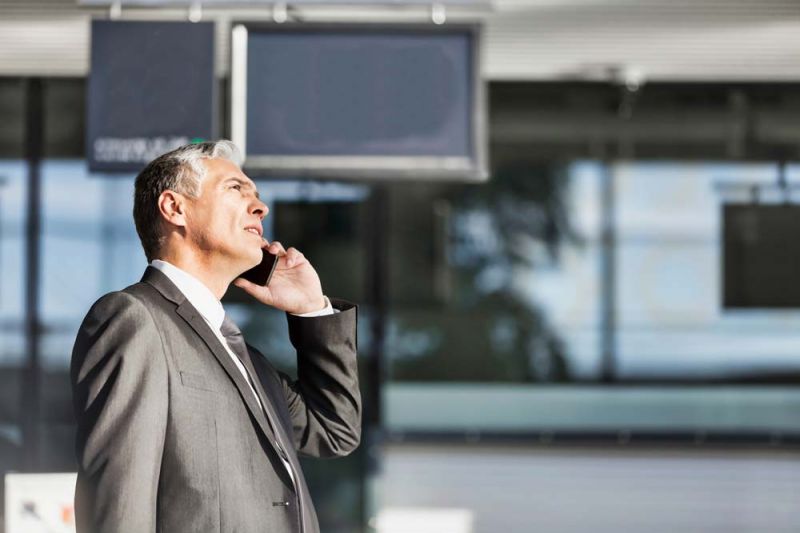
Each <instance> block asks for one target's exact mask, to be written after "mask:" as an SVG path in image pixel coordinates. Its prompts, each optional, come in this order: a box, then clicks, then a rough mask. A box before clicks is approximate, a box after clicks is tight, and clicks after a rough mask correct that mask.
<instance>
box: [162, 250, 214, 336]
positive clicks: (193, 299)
mask: <svg viewBox="0 0 800 533" xmlns="http://www.w3.org/2000/svg"><path fill="white" fill-rule="evenodd" d="M150 266H151V267H153V268H155V269H158V270H160V271H161V272H163V273H164V275H166V276H167V277H168V278H169V279H170V281H171V282H172V283H174V284H175V286H176V287H178V290H180V291H181V292H182V293H183V295H184V296H186V299H187V300H189V303H191V304H192V305H193V306H194V307H195V309H197V311H199V312H200V314H201V315H202V317H203V318H204V319H205V320H206V322H208V323H209V324H210V325H211V326H212V327H214V328H215V329H216V330H217V331H218V330H219V328H220V327H221V326H222V321H223V320H225V309H224V308H223V307H222V303H220V301H219V300H217V297H216V296H214V293H213V292H211V289H209V288H208V287H206V286H205V285H204V284H203V282H202V281H200V280H199V279H197V278H196V277H194V276H192V275H191V274H189V273H188V272H186V271H185V270H181V269H180V268H178V267H176V266H175V265H173V264H172V263H167V262H166V261H162V260H161V259H153V260H152V261H151V262H150Z"/></svg>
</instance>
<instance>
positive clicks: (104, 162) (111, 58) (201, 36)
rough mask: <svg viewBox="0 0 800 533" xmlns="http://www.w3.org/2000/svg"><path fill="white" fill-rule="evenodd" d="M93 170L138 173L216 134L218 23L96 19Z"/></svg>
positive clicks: (90, 122)
mask: <svg viewBox="0 0 800 533" xmlns="http://www.w3.org/2000/svg"><path fill="white" fill-rule="evenodd" d="M88 85H89V87H88V93H89V98H88V102H87V103H88V105H87V128H86V129H87V141H86V151H87V158H88V160H89V169H90V170H92V171H97V172H108V173H111V172H123V173H130V172H138V171H139V170H141V169H142V168H144V166H145V165H146V164H147V163H148V162H150V161H151V160H153V159H155V158H156V157H157V156H159V155H161V154H163V153H164V152H168V151H170V150H173V149H175V148H177V147H178V146H181V145H184V144H188V143H190V142H197V141H201V140H206V139H213V138H214V137H215V136H216V130H217V129H216V120H215V116H216V88H215V80H214V24H213V23H211V22H200V23H192V22H179V21H169V22H166V21H139V20H135V21H134V20H122V21H119V20H93V21H92V54H91V73H90V75H89V84H88Z"/></svg>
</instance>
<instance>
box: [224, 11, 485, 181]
mask: <svg viewBox="0 0 800 533" xmlns="http://www.w3.org/2000/svg"><path fill="white" fill-rule="evenodd" d="M478 58H479V27H478V26H474V25H469V26H467V25H460V26H456V25H453V26H450V25H448V26H443V27H436V26H431V27H428V26H416V25H414V26H411V25H392V26H383V25H354V24H346V25H308V24H303V25H291V24H288V25H287V24H268V25H255V24H248V25H244V24H239V25H235V26H234V29H233V33H232V61H231V83H232V87H231V105H232V107H231V121H232V123H231V131H232V139H233V141H234V142H236V143H237V144H238V145H239V146H240V147H242V148H243V150H244V152H245V154H246V161H245V167H246V168H247V169H248V170H251V171H252V170H256V171H263V172H264V173H268V174H269V173H272V174H277V175H283V176H295V177H297V176H311V177H336V178H357V179H358V178H374V179H381V178H383V179H386V178H411V179H457V180H483V179H486V177H487V172H486V155H485V154H486V147H485V138H486V135H485V128H486V117H485V115H486V106H485V96H484V88H483V84H482V82H481V79H480V66H479V59H478Z"/></svg>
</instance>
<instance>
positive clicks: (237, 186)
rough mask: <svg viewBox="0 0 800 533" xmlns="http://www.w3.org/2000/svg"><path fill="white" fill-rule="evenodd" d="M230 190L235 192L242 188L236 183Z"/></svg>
mask: <svg viewBox="0 0 800 533" xmlns="http://www.w3.org/2000/svg"><path fill="white" fill-rule="evenodd" d="M231 189H236V190H237V191H241V190H242V186H241V185H239V184H238V183H237V184H235V185H231Z"/></svg>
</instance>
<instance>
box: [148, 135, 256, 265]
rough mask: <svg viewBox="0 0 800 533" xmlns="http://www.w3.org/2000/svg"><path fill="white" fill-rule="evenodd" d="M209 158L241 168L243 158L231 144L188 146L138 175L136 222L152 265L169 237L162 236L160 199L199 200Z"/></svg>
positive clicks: (155, 161) (212, 143) (225, 141)
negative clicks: (176, 196) (175, 195)
mask: <svg viewBox="0 0 800 533" xmlns="http://www.w3.org/2000/svg"><path fill="white" fill-rule="evenodd" d="M205 159H227V160H229V161H232V162H233V163H236V164H237V165H240V166H241V161H242V156H241V152H239V149H238V148H237V147H236V145H235V144H233V143H232V142H231V141H227V140H219V141H208V142H201V143H195V144H187V145H184V146H181V147H179V148H176V149H175V150H172V151H171V152H167V153H166V154H163V155H160V156H158V157H157V158H155V159H154V160H152V161H151V162H150V163H148V165H147V166H146V167H144V170H142V171H141V172H140V173H139V175H138V176H136V184H135V186H134V192H133V222H134V224H135V225H136V233H138V234H139V240H140V241H141V242H142V248H144V255H145V256H146V257H147V262H148V263H149V262H150V261H152V260H153V259H155V258H156V256H157V255H158V253H159V251H160V250H161V247H162V246H163V244H164V241H165V239H166V237H165V236H164V234H163V233H162V220H161V213H160V212H159V209H158V198H159V197H160V196H161V193H162V192H164V191H168V190H169V191H175V192H177V193H180V194H184V195H186V196H189V197H190V198H197V197H198V196H200V186H201V184H202V183H203V180H204V179H205V178H206V172H207V171H206V166H205V164H204V163H203V160H205Z"/></svg>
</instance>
